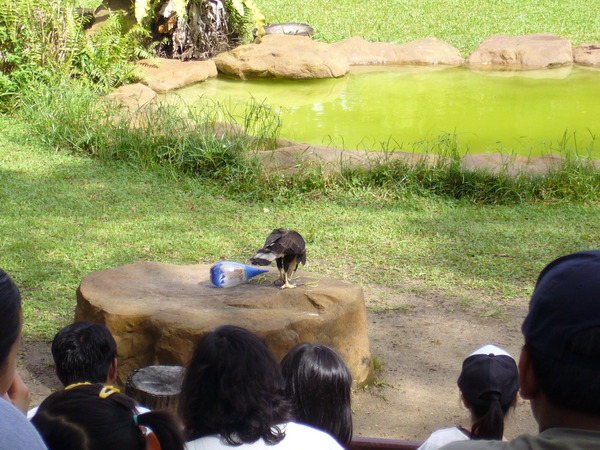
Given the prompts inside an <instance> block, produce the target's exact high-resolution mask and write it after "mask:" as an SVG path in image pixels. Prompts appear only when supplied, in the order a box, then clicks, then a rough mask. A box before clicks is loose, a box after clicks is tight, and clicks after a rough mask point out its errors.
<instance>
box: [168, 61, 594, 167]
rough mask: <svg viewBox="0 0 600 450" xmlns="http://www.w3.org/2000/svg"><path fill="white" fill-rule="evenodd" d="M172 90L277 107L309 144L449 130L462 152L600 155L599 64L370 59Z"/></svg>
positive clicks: (380, 141)
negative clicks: (293, 76)
mask: <svg viewBox="0 0 600 450" xmlns="http://www.w3.org/2000/svg"><path fill="white" fill-rule="evenodd" d="M170 95H178V96H181V97H182V98H183V99H184V100H185V101H186V102H188V103H190V102H191V103H195V104H198V105H201V104H202V102H203V101H207V99H211V100H217V101H219V102H223V103H225V104H226V105H229V107H230V108H234V109H235V108H236V105H237V107H239V106H241V105H245V104H247V103H248V102H249V101H251V100H252V98H254V99H255V100H256V101H259V102H264V104H266V105H269V106H270V107H272V108H273V110H275V111H276V112H277V113H278V114H279V116H280V118H281V123H282V126H281V132H280V137H282V138H285V139H289V140H293V141H297V142H302V143H309V144H314V145H327V146H332V147H338V148H345V149H360V150H403V151H422V149H423V148H427V147H428V144H429V143H434V142H436V141H437V140H438V139H439V137H440V136H444V135H447V134H451V135H455V136H456V138H457V140H458V142H459V144H460V147H461V149H460V151H461V152H463V153H466V152H469V153H490V152H493V153H495V152H502V153H504V154H519V155H524V156H528V155H531V156H537V155H540V154H545V153H551V152H554V153H557V152H559V147H560V145H559V143H560V142H563V143H564V144H565V145H566V147H567V148H568V149H569V150H572V151H577V153H578V154H580V155H581V156H591V157H592V158H593V159H600V70H598V69H588V68H582V67H577V66H576V67H564V68H558V69H546V70H533V71H474V70H471V69H468V68H464V67H454V68H440V67H422V66H420V67H414V66H413V67H411V66H375V67H373V66H371V67H355V68H353V69H352V71H351V73H350V74H349V75H347V76H346V77H343V78H339V79H325V80H253V81H240V80H233V79H228V78H225V77H218V78H217V79H215V80H210V81H207V82H205V83H201V84H197V85H194V86H191V87H188V88H185V89H182V90H179V91H177V92H176V94H170ZM596 136H598V138H596ZM415 143H417V145H416V146H415V145H414V144H415ZM419 143H420V144H419ZM424 144H425V145H424Z"/></svg>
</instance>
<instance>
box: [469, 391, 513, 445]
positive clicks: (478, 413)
mask: <svg viewBox="0 0 600 450" xmlns="http://www.w3.org/2000/svg"><path fill="white" fill-rule="evenodd" d="M482 398H483V399H486V400H489V403H488V404H487V405H483V406H482V405H475V404H472V403H471V404H470V406H471V407H470V410H471V413H472V414H473V416H474V417H475V421H474V422H473V425H472V426H471V439H487V440H489V439H493V440H497V441H501V440H502V436H503V435H504V416H506V414H508V411H509V410H510V407H511V406H512V402H511V403H509V404H507V405H504V406H503V405H501V404H500V397H499V396H498V394H497V393H495V392H490V393H489V394H486V395H484V396H483V397H482ZM513 400H514V399H513Z"/></svg>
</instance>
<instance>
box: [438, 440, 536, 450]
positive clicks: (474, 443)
mask: <svg viewBox="0 0 600 450" xmlns="http://www.w3.org/2000/svg"><path fill="white" fill-rule="evenodd" d="M511 442H512V441H509V442H506V441H482V440H472V439H469V440H466V441H455V442H451V443H449V444H447V445H444V446H443V447H440V450H461V449H465V450H468V449H481V450H486V449H490V450H492V449H520V448H528V447H512V446H510V444H511Z"/></svg>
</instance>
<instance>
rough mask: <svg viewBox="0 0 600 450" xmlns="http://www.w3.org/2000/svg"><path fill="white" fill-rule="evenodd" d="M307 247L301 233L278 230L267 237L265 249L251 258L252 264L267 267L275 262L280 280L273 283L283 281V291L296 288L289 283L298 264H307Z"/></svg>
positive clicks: (283, 229)
mask: <svg viewBox="0 0 600 450" xmlns="http://www.w3.org/2000/svg"><path fill="white" fill-rule="evenodd" d="M305 247H306V246H305V243H304V239H302V236H300V234H299V233H297V232H296V231H291V230H286V229H285V228H278V229H276V230H273V231H272V232H271V234H269V236H267V240H266V242H265V245H264V247H263V248H261V249H260V250H258V251H257V252H256V255H254V257H252V258H250V262H251V263H252V264H255V265H258V266H267V265H269V264H271V262H273V260H275V262H276V263H277V268H278V269H279V278H278V279H277V280H275V281H274V282H273V283H275V282H277V281H279V280H281V281H283V286H281V289H286V288H294V287H296V285H294V284H290V282H289V281H290V280H291V278H292V275H293V274H294V272H296V269H297V268H298V264H300V263H302V264H306V251H305Z"/></svg>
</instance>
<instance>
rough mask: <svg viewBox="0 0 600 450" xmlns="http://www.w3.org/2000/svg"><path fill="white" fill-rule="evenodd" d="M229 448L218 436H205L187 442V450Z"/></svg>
mask: <svg viewBox="0 0 600 450" xmlns="http://www.w3.org/2000/svg"><path fill="white" fill-rule="evenodd" d="M220 448H227V447H226V446H225V445H223V444H222V442H221V439H220V438H219V437H218V436H204V437H201V438H198V439H194V440H193V441H190V442H186V443H185V450H213V449H220Z"/></svg>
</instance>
